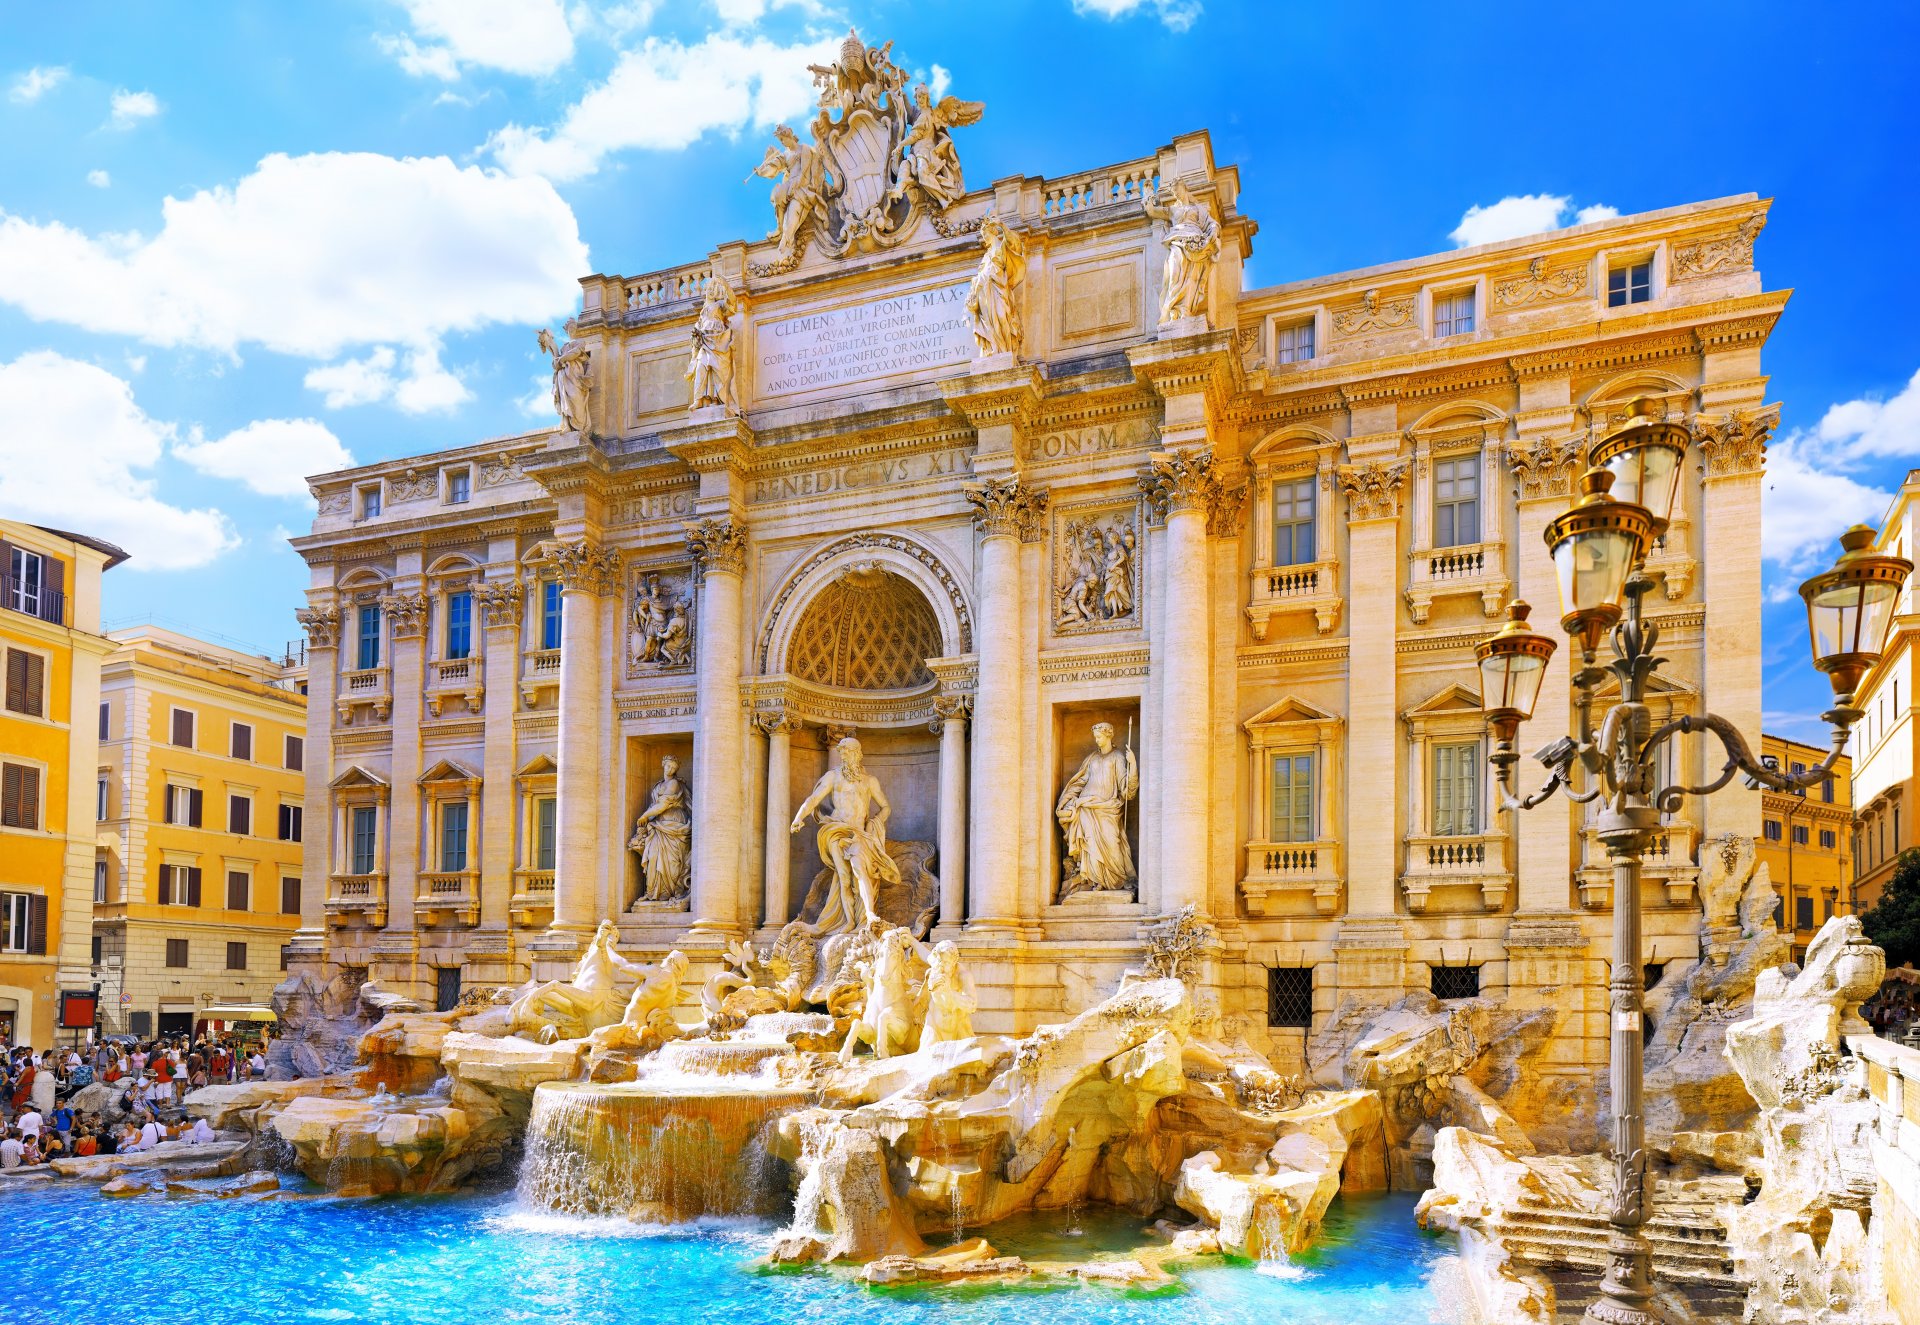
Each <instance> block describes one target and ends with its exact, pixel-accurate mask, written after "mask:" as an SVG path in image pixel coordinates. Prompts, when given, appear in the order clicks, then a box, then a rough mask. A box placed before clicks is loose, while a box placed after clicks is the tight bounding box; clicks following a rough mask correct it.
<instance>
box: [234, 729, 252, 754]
mask: <svg viewBox="0 0 1920 1325" xmlns="http://www.w3.org/2000/svg"><path fill="white" fill-rule="evenodd" d="M231 731H232V754H233V757H234V758H235V759H252V758H253V728H251V727H249V726H247V724H246V723H244V722H236V723H234V724H233V725H232V727H231Z"/></svg>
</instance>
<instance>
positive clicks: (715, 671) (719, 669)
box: [687, 519, 786, 936]
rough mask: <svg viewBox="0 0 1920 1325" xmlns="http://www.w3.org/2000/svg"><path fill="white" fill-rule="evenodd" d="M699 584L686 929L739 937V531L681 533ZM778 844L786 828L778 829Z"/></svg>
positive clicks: (742, 750) (714, 528) (743, 553)
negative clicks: (689, 916) (689, 923)
mask: <svg viewBox="0 0 1920 1325" xmlns="http://www.w3.org/2000/svg"><path fill="white" fill-rule="evenodd" d="M687 547H688V549H689V550H690V551H691V552H692V553H693V561H694V573H695V575H696V576H698V577H699V582H700V625H699V631H700V633H699V635H698V636H697V637H696V638H695V640H694V647H695V649H696V650H697V652H696V654H695V657H694V682H693V685H694V706H695V708H696V710H697V712H696V714H695V717H694V733H693V914H694V917H695V919H694V922H693V927H694V929H695V930H696V931H700V932H704V933H709V934H714V935H721V936H732V935H736V934H738V933H739V932H740V887H739V882H740V880H739V869H740V839H741V834H742V832H743V831H744V824H743V823H742V817H743V816H744V814H745V813H746V810H745V806H744V804H743V802H744V800H745V797H744V795H743V794H742V793H743V791H744V789H745V782H746V779H745V770H744V767H743V764H744V761H745V759H746V714H745V712H744V710H742V708H741V707H740V658H741V643H740V615H741V604H740V596H741V583H742V580H743V579H744V577H745V573H746V568H747V532H746V530H745V529H743V528H741V527H740V526H739V525H737V524H735V523H734V522H733V521H732V520H728V519H715V520H701V521H699V522H697V523H694V524H690V525H688V526H687ZM781 840H782V841H785V840H786V826H785V825H784V824H783V825H781Z"/></svg>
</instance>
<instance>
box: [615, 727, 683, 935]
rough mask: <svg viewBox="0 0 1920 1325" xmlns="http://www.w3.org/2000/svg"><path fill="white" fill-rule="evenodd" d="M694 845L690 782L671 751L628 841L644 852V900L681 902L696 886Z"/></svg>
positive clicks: (662, 764) (663, 760)
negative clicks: (689, 798)
mask: <svg viewBox="0 0 1920 1325" xmlns="http://www.w3.org/2000/svg"><path fill="white" fill-rule="evenodd" d="M692 845H693V815H692V811H691V810H690V808H689V806H688V795H687V784H686V783H684V782H682V781H681V780H680V761H679V760H678V759H675V758H674V757H673V756H672V755H668V756H666V758H664V759H662V760H661V761H660V780H659V781H658V782H656V783H654V786H653V792H652V795H651V796H650V797H649V798H648V800H647V808H646V809H645V810H643V811H641V813H640V817H639V818H638V819H636V820H634V822H633V839H632V840H631V841H629V842H628V843H627V850H629V851H634V852H638V853H639V856H640V880H641V882H640V897H639V900H640V901H642V902H677V901H679V900H680V899H681V898H683V897H685V896H686V895H687V894H688V892H690V891H691V890H692V887H693V851H692Z"/></svg>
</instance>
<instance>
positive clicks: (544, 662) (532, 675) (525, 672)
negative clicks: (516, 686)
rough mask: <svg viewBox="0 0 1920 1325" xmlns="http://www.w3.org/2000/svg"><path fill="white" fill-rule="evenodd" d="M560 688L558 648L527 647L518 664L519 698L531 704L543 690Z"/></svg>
mask: <svg viewBox="0 0 1920 1325" xmlns="http://www.w3.org/2000/svg"><path fill="white" fill-rule="evenodd" d="M559 688H560V650H558V649H529V650H528V651H527V653H526V655H525V657H524V658H523V659H522V660H521V664H520V699H521V702H522V703H525V704H531V703H533V702H534V700H536V699H538V698H539V696H540V692H541V691H543V690H549V689H551V690H558V689H559Z"/></svg>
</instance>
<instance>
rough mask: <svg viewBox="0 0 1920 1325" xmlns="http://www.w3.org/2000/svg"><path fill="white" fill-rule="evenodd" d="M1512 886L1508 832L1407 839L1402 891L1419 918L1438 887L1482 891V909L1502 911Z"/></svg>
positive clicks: (1401, 884) (1401, 877)
mask: <svg viewBox="0 0 1920 1325" xmlns="http://www.w3.org/2000/svg"><path fill="white" fill-rule="evenodd" d="M1512 883H1513V875H1512V873H1511V872H1510V871H1509V870H1508V868H1507V837H1506V834H1505V833H1473V834H1464V835H1461V836H1448V837H1441V836H1417V837H1409V838H1408V839H1407V864H1406V872H1405V873H1404V874H1402V875H1401V876H1400V888H1401V892H1402V893H1403V894H1404V896H1405V897H1406V900H1407V910H1409V911H1412V912H1413V913H1415V914H1416V915H1417V914H1420V913H1421V912H1423V911H1425V910H1426V909H1427V905H1428V902H1429V901H1430V900H1431V898H1432V894H1433V890H1434V889H1435V888H1441V887H1454V886H1459V885H1465V886H1469V887H1472V888H1475V889H1477V890H1478V891H1479V893H1480V899H1479V900H1480V908H1481V909H1482V910H1485V911H1498V910H1499V909H1500V907H1501V906H1502V905H1503V904H1505V902H1506V900H1507V890H1508V889H1509V888H1510V887H1511V886H1512Z"/></svg>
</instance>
